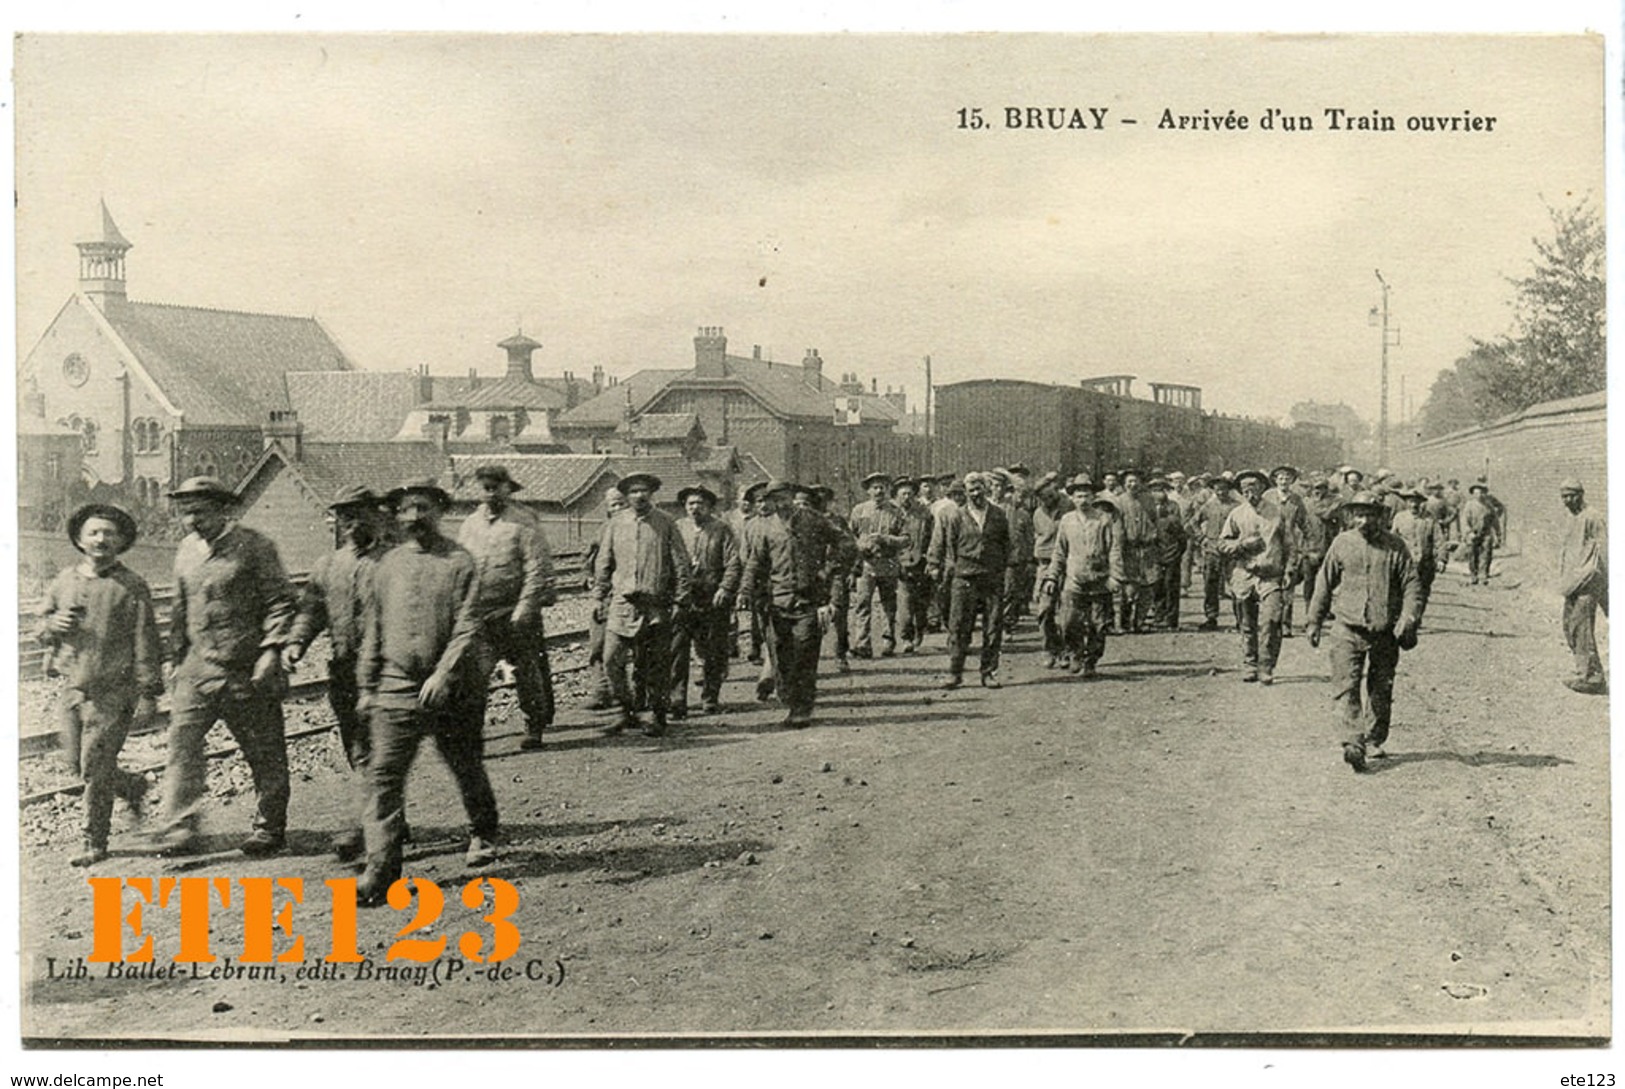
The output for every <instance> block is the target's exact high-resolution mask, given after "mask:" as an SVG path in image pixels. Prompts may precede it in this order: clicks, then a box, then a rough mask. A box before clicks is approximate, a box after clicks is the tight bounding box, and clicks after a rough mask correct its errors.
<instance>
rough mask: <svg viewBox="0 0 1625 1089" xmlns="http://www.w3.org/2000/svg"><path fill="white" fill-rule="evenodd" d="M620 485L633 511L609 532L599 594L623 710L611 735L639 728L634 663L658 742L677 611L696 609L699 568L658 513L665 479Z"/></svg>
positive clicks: (646, 477)
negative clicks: (657, 495) (695, 571)
mask: <svg viewBox="0 0 1625 1089" xmlns="http://www.w3.org/2000/svg"><path fill="white" fill-rule="evenodd" d="M616 487H617V488H619V489H620V490H621V494H623V495H625V496H626V502H627V506H628V508H629V509H628V510H626V511H625V512H624V513H622V514H620V515H618V516H617V517H615V518H613V519H611V520H610V521H609V523H608V524H607V525H605V527H604V537H603V543H602V545H601V547H600V548H599V551H598V565H597V568H596V583H595V585H594V588H593V593H594V597H595V598H596V601H597V605H596V609H597V610H598V611H599V612H600V614H601V615H602V616H603V617H604V622H605V626H606V629H607V631H606V634H605V639H604V661H605V665H606V667H607V669H608V672H609V686H610V688H611V690H612V691H613V692H614V693H615V702H616V703H618V704H620V708H621V711H620V718H619V719H617V721H616V724H615V726H614V727H613V729H612V732H614V733H619V732H620V731H622V730H624V729H628V728H630V727H633V726H636V725H638V716H637V701H636V700H635V699H634V697H633V694H632V689H631V688H630V687H629V686H628V684H627V677H626V666H627V662H628V660H629V659H630V661H631V663H632V673H633V677H634V680H635V682H636V687H637V688H638V690H640V691H644V692H647V693H648V698H649V706H650V710H651V711H652V712H653V715H654V721H653V722H652V723H651V724H650V725H648V726H646V727H645V728H644V733H646V734H648V735H649V736H651V737H660V736H662V735H663V734H665V732H666V709H667V700H668V697H669V695H670V683H671V627H670V625H671V619H672V610H673V609H686V608H688V606H689V605H690V604H691V601H692V598H691V593H692V586H693V577H692V571H693V569H692V566H691V564H690V561H689V558H688V550H687V549H686V548H684V547H683V538H682V535H681V534H680V533H678V531H677V523H676V522H675V521H673V520H672V518H671V517H670V516H669V515H667V514H665V513H664V512H662V511H659V510H656V509H655V505H654V493H655V492H657V491H659V490H660V478H659V477H657V476H655V475H653V474H652V473H632V474H631V475H629V476H625V477H622V478H621V480H620V482H619V483H618V484H616Z"/></svg>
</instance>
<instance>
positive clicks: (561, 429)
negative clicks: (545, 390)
mask: <svg viewBox="0 0 1625 1089" xmlns="http://www.w3.org/2000/svg"><path fill="white" fill-rule="evenodd" d="M902 400H903V398H902V394H901V393H893V392H892V391H890V390H888V391H887V393H886V394H885V395H882V394H880V392H879V391H878V389H877V388H876V387H875V385H874V383H872V382H871V384H870V386H868V387H865V386H864V384H863V382H862V381H861V380H859V378H858V377H857V375H856V374H850V373H849V374H845V375H843V376H842V378H841V380H840V381H839V382H837V381H834V380H833V379H831V378H829V377H827V376H825V374H824V360H823V358H822V357H821V356H820V355H819V354H818V350H817V349H816V348H809V349H807V352H806V354H805V355H804V356H803V358H802V360H801V362H800V364H799V365H798V364H788V365H787V364H782V363H775V362H772V361H770V360H765V359H763V358H762V356H761V350H760V349H759V348H758V349H756V350H755V351H753V352H752V354H751V355H750V356H749V357H745V356H738V355H730V354H728V339H727V337H726V335H725V334H724V332H723V330H722V329H721V328H719V327H715V326H706V327H702V328H701V329H700V330H699V333H698V335H697V336H695V338H694V364H693V366H691V367H682V368H659V369H654V368H651V369H645V370H641V371H638V372H636V373H634V374H633V375H632V376H631V377H629V378H627V379H626V380H625V381H622V382H620V383H619V384H612V385H611V386H610V387H609V388H608V389H606V390H605V391H604V392H603V393H601V394H599V395H598V396H597V397H595V398H593V399H592V400H589V401H587V402H585V403H584V404H581V405H579V406H577V407H575V408H573V409H570V410H568V411H566V412H565V413H563V414H562V415H561V416H560V417H559V418H558V421H557V423H556V425H555V427H554V431H555V432H556V434H557V435H558V436H559V437H560V438H561V439H563V440H564V441H566V442H568V443H570V445H571V447H572V448H573V449H574V450H575V451H576V452H578V453H605V452H612V451H622V450H631V449H639V450H643V451H646V452H649V453H654V452H655V449H656V447H657V446H659V445H660V444H663V443H678V444H681V443H688V442H692V441H693V439H694V436H695V435H696V432H695V431H694V429H693V425H691V424H690V423H689V422H688V421H689V420H690V419H692V420H693V421H695V423H696V424H697V425H698V427H699V429H700V431H701V432H703V435H704V436H705V438H706V441H707V442H708V443H709V444H711V445H713V446H724V447H736V448H737V449H738V451H739V452H740V454H741V455H745V454H748V455H751V456H752V457H753V458H754V459H755V461H756V462H757V463H759V465H760V466H761V467H762V469H763V470H764V471H765V472H767V473H769V474H771V475H772V476H775V477H782V478H785V479H790V480H798V481H803V482H806V483H813V484H819V483H821V484H829V485H830V486H832V487H834V488H835V489H836V492H837V494H839V495H842V497H843V499H845V500H847V501H850V500H851V499H852V498H853V497H855V496H856V495H858V494H859V493H860V492H861V491H862V487H861V484H860V482H861V481H862V479H863V478H864V477H865V476H867V475H868V474H869V473H871V472H874V471H876V470H883V471H887V472H915V471H919V470H920V469H921V468H923V457H922V454H923V450H924V444H923V441H922V440H921V439H920V438H919V437H918V436H914V435H911V434H909V433H908V432H907V431H906V430H904V429H901V428H899V426H898V425H899V423H900V422H901V421H902V420H903V418H904V416H905V415H906V412H905V409H904V407H903V405H902ZM651 417H654V419H653V420H651Z"/></svg>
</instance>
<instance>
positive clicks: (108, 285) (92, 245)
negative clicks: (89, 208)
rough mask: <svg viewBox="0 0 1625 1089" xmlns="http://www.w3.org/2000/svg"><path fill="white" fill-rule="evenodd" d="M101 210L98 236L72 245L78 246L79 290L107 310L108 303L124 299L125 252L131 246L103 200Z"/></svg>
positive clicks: (111, 303)
mask: <svg viewBox="0 0 1625 1089" xmlns="http://www.w3.org/2000/svg"><path fill="white" fill-rule="evenodd" d="M101 213H102V223H101V232H100V237H97V238H90V239H86V240H85V241H83V242H77V243H75V245H76V246H78V247H79V290H80V291H82V292H84V294H85V295H86V296H88V297H89V298H90V299H91V300H93V301H94V302H95V303H96V305H97V306H99V307H100V308H101V309H102V310H103V311H106V310H107V308H108V306H109V305H113V304H116V303H120V302H123V301H124V300H125V294H124V255H125V254H126V253H128V252H129V251H130V249H131V248H132V246H131V243H130V240H129V239H128V238H125V237H124V235H123V234H122V233H121V232H120V231H119V229H118V224H117V223H114V222H113V214H112V213H111V212H109V211H108V210H107V201H105V200H104V201H102V202H101Z"/></svg>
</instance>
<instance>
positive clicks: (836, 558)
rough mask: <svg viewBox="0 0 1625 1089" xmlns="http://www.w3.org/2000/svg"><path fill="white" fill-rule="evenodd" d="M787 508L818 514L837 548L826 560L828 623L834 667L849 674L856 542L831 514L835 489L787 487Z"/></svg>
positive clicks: (844, 520) (832, 513) (825, 578)
mask: <svg viewBox="0 0 1625 1089" xmlns="http://www.w3.org/2000/svg"><path fill="white" fill-rule="evenodd" d="M790 495H791V501H790V503H791V506H792V507H795V508H797V509H799V510H807V511H811V512H812V513H814V514H816V515H818V516H819V517H820V518H822V519H823V520H824V521H825V522H826V523H827V524H828V525H829V528H830V529H831V530H832V531H834V533H835V536H836V538H837V540H838V541H839V546H838V547H837V548H835V549H833V550H832V551H831V552H830V554H829V557H828V562H827V566H826V568H825V570H824V580H825V583H826V584H827V585H828V587H829V607H830V624H829V627H830V628H832V629H833V630H834V633H835V638H834V643H835V668H836V670H837V671H838V672H841V673H848V672H850V671H851V669H852V666H851V663H850V662H848V661H847V654H848V653H849V652H850V650H851V649H852V643H851V630H852V628H851V624H850V622H849V617H850V616H851V604H852V583H853V572H854V571H856V570H857V567H858V561H859V556H858V540H857V538H856V537H855V536H854V535H853V533H852V527H851V526H849V525H847V523H846V519H844V518H842V517H841V516H840V515H839V514H837V513H836V512H835V508H834V505H833V504H834V501H835V489H834V488H832V487H830V486H829V485H828V484H794V485H791V489H790Z"/></svg>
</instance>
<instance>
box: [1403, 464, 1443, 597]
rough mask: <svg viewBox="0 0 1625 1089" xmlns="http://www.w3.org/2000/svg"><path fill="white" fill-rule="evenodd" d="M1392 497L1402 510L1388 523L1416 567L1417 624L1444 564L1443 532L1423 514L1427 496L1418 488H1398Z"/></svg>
mask: <svg viewBox="0 0 1625 1089" xmlns="http://www.w3.org/2000/svg"><path fill="white" fill-rule="evenodd" d="M1394 494H1395V495H1397V496H1398V497H1399V498H1400V499H1401V500H1402V501H1404V503H1405V504H1406V507H1405V509H1404V510H1402V511H1399V512H1398V513H1397V514H1395V515H1393V518H1392V520H1391V521H1390V523H1389V524H1390V526H1391V527H1392V528H1393V531H1394V534H1395V535H1396V536H1398V537H1399V539H1400V540H1402V541H1404V542H1405V547H1406V548H1409V549H1410V550H1411V560H1412V562H1414V563H1415V564H1416V583H1417V595H1416V622H1417V623H1418V624H1421V622H1422V617H1423V616H1425V615H1426V614H1427V609H1428V598H1429V597H1431V596H1432V594H1433V579H1434V577H1435V576H1437V575H1438V573H1439V568H1440V566H1441V565H1442V564H1443V563H1444V557H1445V552H1444V530H1443V529H1441V528H1440V527H1439V523H1437V522H1435V521H1434V520H1433V516H1432V515H1430V514H1429V513H1428V512H1427V496H1426V495H1424V494H1423V493H1422V492H1421V491H1420V490H1419V489H1417V488H1405V487H1401V488H1399V489H1397V490H1396V491H1395V493H1394Z"/></svg>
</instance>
